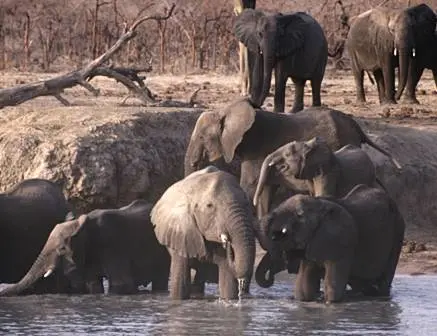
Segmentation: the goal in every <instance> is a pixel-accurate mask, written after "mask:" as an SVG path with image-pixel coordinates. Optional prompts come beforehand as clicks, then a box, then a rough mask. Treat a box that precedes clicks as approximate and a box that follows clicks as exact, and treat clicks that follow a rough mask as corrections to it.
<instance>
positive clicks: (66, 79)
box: [0, 4, 175, 109]
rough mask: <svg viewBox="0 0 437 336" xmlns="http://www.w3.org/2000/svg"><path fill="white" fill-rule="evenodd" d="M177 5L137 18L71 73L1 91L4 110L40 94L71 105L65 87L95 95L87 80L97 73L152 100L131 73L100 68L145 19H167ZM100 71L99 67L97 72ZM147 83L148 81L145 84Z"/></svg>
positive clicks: (131, 36) (94, 90) (0, 106)
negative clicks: (84, 64) (82, 89)
mask: <svg viewBox="0 0 437 336" xmlns="http://www.w3.org/2000/svg"><path fill="white" fill-rule="evenodd" d="M174 8H175V5H174V4H173V5H172V6H171V8H170V9H169V11H168V12H167V14H165V15H163V16H162V15H158V14H156V15H152V16H146V17H142V18H140V19H138V20H136V21H135V22H134V23H133V24H132V25H131V26H130V27H127V28H126V29H125V30H124V33H123V34H122V35H121V36H120V38H119V39H118V40H117V41H116V42H115V43H114V45H113V46H112V47H111V48H109V49H108V50H107V51H106V52H105V53H104V54H102V55H100V56H99V57H97V58H96V59H94V60H93V61H91V62H90V63H88V64H87V65H86V66H85V67H84V68H82V69H79V70H75V71H72V72H70V73H67V74H64V75H61V76H58V77H55V78H52V79H49V80H46V81H40V82H36V83H30V84H24V85H19V86H15V87H12V88H6V89H1V90H0V109H1V108H3V107H6V106H15V105H19V104H21V103H24V102H26V101H28V100H30V99H33V98H36V97H40V96H54V97H55V98H56V99H58V100H59V101H60V102H61V103H62V104H64V105H69V103H68V101H67V100H66V99H65V98H63V97H62V96H61V93H62V92H63V90H65V89H68V88H71V87H73V86H76V85H81V86H83V87H84V88H86V89H87V90H89V91H91V92H92V93H93V94H94V95H98V94H99V90H97V89H95V88H94V87H93V86H92V85H91V84H89V83H88V82H87V81H86V80H87V79H88V78H89V77H90V76H91V75H92V74H93V73H94V76H95V75H96V73H101V74H103V73H104V75H105V76H108V77H112V78H114V79H116V80H118V81H119V82H121V83H122V84H123V85H125V86H127V87H128V89H129V90H130V91H133V92H134V93H135V95H136V96H137V97H139V98H140V99H142V100H145V101H149V98H148V97H147V95H146V94H145V93H144V90H143V91H142V92H140V89H139V88H138V87H137V86H136V85H135V84H134V83H133V81H132V80H131V79H129V78H128V76H124V75H122V74H120V73H119V72H117V71H114V70H110V69H108V68H106V70H104V69H105V68H100V69H98V68H99V67H101V65H102V64H104V63H105V62H107V61H108V60H109V59H110V58H111V57H112V56H113V55H114V54H115V53H116V52H118V51H119V50H120V49H121V47H122V46H123V45H125V44H126V42H128V41H129V40H131V39H132V38H134V37H135V36H136V30H135V29H136V28H137V27H138V26H139V25H140V24H141V23H143V22H145V21H148V20H157V21H161V20H167V19H168V18H169V17H170V16H171V15H172V14H173V10H174ZM96 70H98V71H97V72H96ZM143 84H144V83H143Z"/></svg>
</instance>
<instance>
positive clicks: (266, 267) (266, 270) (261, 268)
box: [255, 252, 275, 288]
mask: <svg viewBox="0 0 437 336" xmlns="http://www.w3.org/2000/svg"><path fill="white" fill-rule="evenodd" d="M271 264H272V260H271V258H270V253H268V252H267V253H266V254H264V256H263V257H262V259H261V261H260V262H259V264H258V266H257V268H256V270H255V280H256V283H257V284H258V285H259V286H261V287H263V288H269V287H271V286H273V283H274V282H275V277H274V274H273V272H272V265H271Z"/></svg>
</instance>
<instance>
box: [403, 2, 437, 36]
mask: <svg viewBox="0 0 437 336" xmlns="http://www.w3.org/2000/svg"><path fill="white" fill-rule="evenodd" d="M406 11H407V13H408V15H409V16H410V18H411V20H412V24H413V30H414V34H415V39H416V43H426V41H427V40H428V39H430V38H432V37H433V36H434V32H435V28H436V24H437V16H436V14H435V13H434V11H433V10H432V9H431V8H430V7H428V6H427V5H426V4H420V5H417V6H413V7H410V8H408V9H406ZM429 42H430V41H429Z"/></svg>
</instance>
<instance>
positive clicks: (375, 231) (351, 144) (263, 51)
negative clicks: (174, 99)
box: [0, 5, 436, 302]
mask: <svg viewBox="0 0 437 336" xmlns="http://www.w3.org/2000/svg"><path fill="white" fill-rule="evenodd" d="M428 10H429V7H427V6H425V5H418V6H415V7H411V8H408V9H407V10H404V11H394V10H386V9H383V8H375V9H372V10H370V11H368V12H366V13H363V14H361V15H359V16H357V17H356V18H355V19H353V20H352V26H351V30H350V33H349V37H348V41H347V46H348V49H349V52H350V55H351V57H352V63H353V70H354V74H355V76H356V81H357V92H358V99H359V100H360V99H361V100H363V99H364V91H363V90H362V77H363V71H373V75H374V76H375V79H376V82H377V85H378V92H379V93H380V100H381V102H384V101H390V102H394V101H395V96H394V94H395V93H394V86H393V85H392V84H393V82H394V76H393V73H394V67H395V66H399V67H400V80H399V88H398V94H397V95H396V99H398V98H399V96H400V94H401V93H402V90H403V89H404V86H406V87H407V91H406V92H407V93H408V94H412V95H413V96H414V90H413V89H414V87H415V85H416V84H417V81H416V79H417V80H418V77H420V75H419V69H422V70H420V74H421V71H423V68H424V67H428V65H427V64H425V63H423V62H422V61H421V60H422V59H424V58H422V55H421V52H424V51H425V50H428V49H429V48H428V49H423V48H422V47H423V45H421V44H420V43H419V41H422V40H421V39H426V37H425V36H423V34H425V32H428V30H429V31H431V30H432V34H434V29H435V23H436V17H435V15H434V13H433V12H432V11H431V12H429V11H428ZM431 14H432V15H431ZM415 24H417V25H423V26H420V27H421V28H420V33H418V31H417V30H414V29H410V28H411V27H416V26H415ZM427 24H434V27H433V28H432V29H431V27H428V26H427ZM383 27H386V28H387V32H385V31H384V30H383ZM372 33H374V35H375V36H373V35H372ZM235 34H236V36H237V38H238V39H239V40H240V41H241V42H242V43H244V44H245V45H247V47H248V49H249V50H251V51H252V52H255V54H256V55H257V57H256V59H255V63H253V64H254V69H253V70H254V72H256V71H258V74H259V76H260V77H259V78H258V79H257V77H256V76H251V78H252V79H255V80H254V81H253V82H252V83H251V97H250V98H246V97H244V98H238V99H235V100H234V101H233V102H231V103H230V104H229V105H228V106H226V107H224V108H221V109H217V110H215V111H206V112H203V113H202V114H201V115H200V116H199V118H198V119H197V122H196V125H195V127H194V129H193V131H192V134H191V137H190V139H189V143H188V146H187V149H186V153H185V160H184V175H185V176H184V178H182V179H181V180H179V181H178V182H176V183H174V184H173V185H171V186H169V187H168V189H167V190H166V191H165V192H164V193H163V194H162V195H161V197H160V198H159V199H158V200H157V201H156V202H155V203H154V204H152V203H149V202H147V201H145V200H142V199H137V200H133V201H132V202H131V203H130V204H128V205H126V206H124V207H121V208H119V209H95V210H93V211H91V212H89V213H86V214H80V215H77V214H75V212H74V211H73V209H72V208H71V207H70V205H69V204H68V202H67V201H66V199H65V197H64V195H63V194H62V192H61V190H60V188H59V187H58V186H57V185H55V184H54V183H52V182H50V181H46V180H42V179H31V180H25V181H23V182H21V183H19V184H18V185H17V186H16V187H15V188H14V189H12V190H10V191H7V192H6V193H4V194H2V195H0V211H1V216H0V232H1V237H2V239H3V243H2V244H1V245H0V246H1V247H0V249H1V252H0V282H1V283H10V285H8V286H7V287H5V288H3V290H2V291H0V296H10V295H24V294H37V293H75V294H97V293H104V286H103V284H104V283H103V280H104V279H106V280H107V282H108V292H109V293H114V294H131V293H136V292H138V290H139V287H140V286H148V285H149V284H151V290H152V291H155V290H156V291H169V292H170V296H171V298H173V299H188V298H190V297H193V296H195V295H202V294H203V292H204V289H205V283H207V282H213V283H218V288H219V297H220V298H223V299H237V298H239V297H241V296H242V295H245V294H247V293H249V291H250V285H251V280H252V276H253V271H254V269H255V280H256V282H257V284H258V285H259V286H261V287H270V286H272V284H273V283H274V277H275V274H276V273H278V272H280V271H282V270H288V272H289V273H296V274H297V276H296V282H295V284H294V296H295V298H296V299H298V300H302V301H312V300H318V299H320V298H321V297H323V298H324V300H325V301H326V302H337V301H341V300H343V298H344V297H345V295H346V294H348V293H349V292H353V293H354V295H363V296H387V295H389V294H390V288H391V284H392V280H393V277H394V274H395V270H396V266H397V263H398V260H399V255H400V252H401V247H402V243H403V239H404V231H405V223H404V220H403V218H402V215H401V214H400V212H399V210H398V208H397V205H396V203H395V202H394V201H393V199H392V198H391V197H390V196H389V194H388V192H387V190H386V188H385V187H384V185H383V183H382V182H381V181H380V180H379V179H378V178H377V176H376V173H375V167H374V165H373V162H372V161H371V159H370V158H369V157H368V155H367V154H366V152H365V151H364V150H362V149H361V145H363V144H367V145H368V146H371V147H373V148H374V149H376V150H378V151H380V152H381V153H383V154H384V155H386V156H387V157H388V159H389V160H390V162H391V163H392V164H393V165H394V166H395V167H396V168H397V169H402V167H401V165H400V163H399V162H398V161H397V160H396V159H395V158H394V157H392V155H391V154H390V153H389V152H388V151H386V150H385V149H383V148H381V147H380V146H379V145H377V144H376V143H375V142H373V141H372V140H371V139H370V138H369V137H368V136H367V135H366V133H365V132H364V131H363V130H362V128H361V127H360V126H359V124H358V123H357V122H356V121H355V120H354V118H353V117H351V116H350V115H348V114H345V113H343V112H341V111H338V110H334V109H331V108H327V107H321V106H320V105H321V101H320V84H321V81H322V79H323V75H324V71H325V66H326V57H327V46H326V40H325V37H324V35H323V31H322V30H321V28H320V26H319V24H318V23H317V22H316V21H315V20H314V19H313V18H311V17H310V16H309V15H308V14H304V13H300V12H298V13H294V14H289V15H288V14H287V15H283V14H275V15H267V14H265V13H263V12H261V11H258V10H254V9H245V10H244V11H243V12H242V13H241V14H240V15H239V16H238V18H237V20H236V24H235ZM355 34H357V37H354V36H356V35H355ZM360 34H361V35H363V36H364V35H365V36H366V38H364V37H360ZM389 35H390V36H391V37H392V38H393V41H392V42H389V37H390V36H389ZM372 36H373V37H372ZM407 37H408V38H411V40H405V39H404V38H407ZM374 38H386V40H384V41H376V40H374ZM366 43H370V44H371V47H369V46H367V47H366V45H365V44H366ZM402 43H404V44H402ZM379 46H382V47H384V48H385V49H383V50H379V49H378V47H379ZM378 57H379V58H378ZM398 59H399V60H398ZM384 62H385V63H384ZM421 62H422V63H421ZM390 67H391V68H390ZM273 69H274V70H275V81H276V89H275V106H274V112H283V111H284V94H285V82H286V80H287V78H288V77H291V78H292V80H293V81H294V83H295V85H296V97H295V102H294V106H293V110H292V112H298V113H272V112H268V111H265V110H262V109H261V108H260V105H261V104H262V103H263V101H264V99H265V97H266V96H267V94H268V91H269V89H270V81H271V72H272V70H273ZM416 70H417V71H418V72H415V71H416ZM414 74H416V75H414ZM252 75H253V74H252ZM413 75H414V76H416V77H414V76H413ZM412 76H413V77H412ZM417 76H418V77H417ZM412 78H414V80H413V79H412ZM306 80H310V81H311V85H312V88H313V105H314V106H313V107H310V108H307V109H303V88H304V85H305V81H306ZM360 85H361V87H360ZM411 90H412V91H411ZM410 98H411V97H410ZM301 110H302V111H301ZM231 162H234V163H235V162H237V163H238V164H239V165H240V169H239V172H238V173H235V172H234V171H233V170H234V169H233V168H232V166H229V164H230V163H231ZM281 189H282V193H280V192H278V191H279V190H281ZM284 189H285V192H284ZM257 242H258V243H259V245H260V247H261V248H262V249H263V250H265V253H264V256H263V257H262V259H261V260H260V261H259V263H258V265H257V266H256V267H255V256H256V248H257ZM192 272H194V273H193V274H192ZM321 280H323V290H321V289H320V285H321Z"/></svg>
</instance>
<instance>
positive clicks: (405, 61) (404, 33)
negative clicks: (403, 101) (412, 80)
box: [395, 23, 415, 99]
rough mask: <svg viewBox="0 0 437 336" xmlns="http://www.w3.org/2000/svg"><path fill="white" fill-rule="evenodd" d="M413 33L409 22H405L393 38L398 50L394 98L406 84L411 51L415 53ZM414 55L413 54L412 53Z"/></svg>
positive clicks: (399, 94)
mask: <svg viewBox="0 0 437 336" xmlns="http://www.w3.org/2000/svg"><path fill="white" fill-rule="evenodd" d="M412 41H413V33H412V30H411V26H410V24H409V23H405V24H404V25H403V28H402V29H401V30H400V32H399V35H398V36H396V38H395V51H396V47H398V49H399V50H398V51H399V83H398V90H397V92H396V97H395V98H396V99H399V98H400V97H401V95H402V92H403V91H404V89H405V86H406V85H407V80H408V72H409V68H410V63H411V53H413V54H414V53H415V51H414V46H413V43H412ZM413 57H414V55H413Z"/></svg>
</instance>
